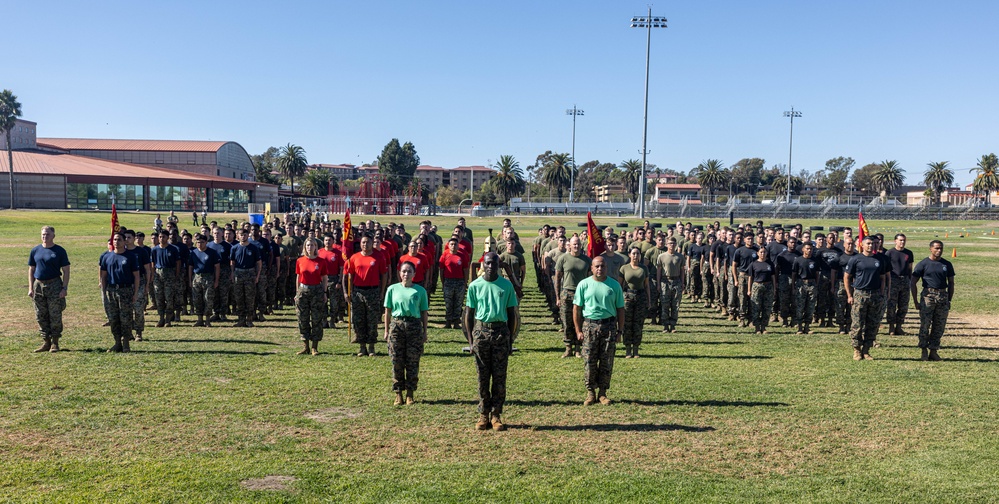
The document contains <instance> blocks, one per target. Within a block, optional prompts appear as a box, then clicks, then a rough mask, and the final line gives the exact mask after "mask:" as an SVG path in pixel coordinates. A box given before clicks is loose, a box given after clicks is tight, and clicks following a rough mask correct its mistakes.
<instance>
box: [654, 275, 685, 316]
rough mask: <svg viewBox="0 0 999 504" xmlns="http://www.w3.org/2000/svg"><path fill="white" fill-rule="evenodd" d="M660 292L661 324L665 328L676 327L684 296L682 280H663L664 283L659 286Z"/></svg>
mask: <svg viewBox="0 0 999 504" xmlns="http://www.w3.org/2000/svg"><path fill="white" fill-rule="evenodd" d="M659 292H660V296H659V302H660V304H661V306H662V312H661V314H660V316H659V322H660V323H662V325H663V326H665V327H675V326H676V321H677V319H678V318H679V314H680V297H681V294H682V293H681V292H680V279H679V278H663V282H662V283H661V284H660V285H659Z"/></svg>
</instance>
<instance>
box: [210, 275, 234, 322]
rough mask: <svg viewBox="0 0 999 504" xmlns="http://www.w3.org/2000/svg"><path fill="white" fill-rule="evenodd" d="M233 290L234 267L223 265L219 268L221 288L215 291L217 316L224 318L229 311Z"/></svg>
mask: <svg viewBox="0 0 999 504" xmlns="http://www.w3.org/2000/svg"><path fill="white" fill-rule="evenodd" d="M231 290H232V267H231V266H230V265H228V264H223V265H221V266H220V267H219V288H218V289H216V290H215V300H214V306H213V308H214V310H215V315H217V316H218V317H219V318H222V317H224V316H225V315H226V313H228V311H229V294H230V291H231Z"/></svg>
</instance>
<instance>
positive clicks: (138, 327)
mask: <svg viewBox="0 0 999 504" xmlns="http://www.w3.org/2000/svg"><path fill="white" fill-rule="evenodd" d="M143 268H145V267H144V266H143ZM132 324H134V325H135V332H137V333H139V334H142V330H143V329H144V328H145V327H146V271H145V269H142V270H139V296H138V297H137V298H135V302H134V303H132Z"/></svg>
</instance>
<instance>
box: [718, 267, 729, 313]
mask: <svg viewBox="0 0 999 504" xmlns="http://www.w3.org/2000/svg"><path fill="white" fill-rule="evenodd" d="M715 301H717V302H718V304H720V305H721V306H723V307H725V309H726V311H727V310H728V273H727V272H726V271H725V270H724V269H722V270H721V271H719V274H718V275H715Z"/></svg>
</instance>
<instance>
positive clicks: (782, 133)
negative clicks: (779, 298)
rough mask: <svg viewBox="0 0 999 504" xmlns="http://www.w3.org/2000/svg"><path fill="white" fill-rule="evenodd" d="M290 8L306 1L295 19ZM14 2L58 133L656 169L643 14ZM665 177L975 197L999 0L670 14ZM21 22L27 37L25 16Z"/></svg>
mask: <svg viewBox="0 0 999 504" xmlns="http://www.w3.org/2000/svg"><path fill="white" fill-rule="evenodd" d="M284 4H287V5H284ZM284 4H282V3H277V2H257V1H247V2H223V1H212V2H203V1H201V2H181V1H171V2H136V1H134V0H133V1H123V2H100V1H97V2H85V3H84V2H48V1H41V0H40V1H35V2H15V3H12V4H10V5H7V6H5V7H4V9H5V17H6V18H7V20H8V21H7V22H6V23H5V30H6V35H7V37H6V47H7V50H6V51H5V54H4V56H3V58H2V59H3V62H4V63H3V64H2V65H0V68H2V70H0V87H3V88H9V89H11V90H13V91H14V93H15V94H16V95H17V96H18V97H19V99H20V101H21V103H22V104H23V110H24V117H25V118H26V119H30V120H34V121H37V122H38V123H39V134H40V135H41V136H53V137H87V138H142V139H185V140H207V139H212V140H233V141H236V142H239V143H240V144H242V145H243V146H244V147H245V148H246V149H247V151H249V152H250V153H251V154H254V153H259V152H262V151H263V150H264V149H266V148H267V147H268V146H271V145H283V144H285V143H288V142H292V143H295V144H298V145H301V146H303V147H304V148H305V149H306V151H307V154H308V159H309V161H310V162H313V163H353V164H361V163H363V162H370V161H372V160H374V159H375V158H376V157H377V156H378V154H379V152H380V151H381V148H382V147H383V146H384V145H385V144H386V143H387V142H388V141H389V140H390V139H391V138H399V139H400V140H401V141H412V142H413V143H414V144H415V145H416V148H417V151H418V153H419V155H420V157H421V160H422V162H423V163H425V164H433V165H439V166H445V167H451V166H458V165H469V164H488V163H491V162H494V161H495V160H496V159H497V158H499V156H500V155H502V154H512V155H514V156H515V157H516V158H517V159H518V160H519V161H520V163H521V165H522V166H526V165H527V164H530V163H532V162H533V161H534V158H535V157H536V156H537V155H538V154H540V153H542V152H544V151H545V150H549V149H551V150H554V151H562V152H568V151H569V150H570V148H571V136H572V119H571V117H569V116H566V115H565V110H566V109H567V108H571V107H572V106H573V104H575V105H577V106H578V107H579V108H581V109H583V110H584V111H585V115H584V116H583V117H580V118H578V119H577V124H576V158H577V162H579V163H583V162H585V161H588V160H593V159H597V160H600V161H602V162H614V163H620V162H621V161H623V160H625V159H628V158H639V157H640V153H639V152H640V150H641V148H642V104H643V92H644V78H645V36H646V33H645V31H644V30H640V29H632V28H629V20H630V18H631V17H632V16H634V15H641V14H644V13H646V9H647V6H648V4H647V3H642V2H632V1H533V2H527V1H507V2H468V1H449V2H443V1H441V2H435V1H422V2H416V1H394V0H387V1H381V2H358V1H350V2H342V1H328V2H284ZM652 9H653V15H657V16H665V17H667V18H668V19H669V28H667V29H659V30H653V33H652V50H651V56H652V57H651V76H650V91H649V93H650V98H649V150H650V153H649V158H648V160H649V162H651V163H656V164H658V165H659V166H662V167H668V168H673V169H677V170H682V171H687V170H689V169H690V168H692V167H694V166H696V165H697V164H698V163H699V162H701V161H702V160H704V159H710V158H716V159H721V160H722V161H723V162H725V164H726V165H728V164H731V163H734V162H736V161H738V160H739V159H741V158H744V157H761V158H764V159H766V163H767V166H771V165H773V164H776V163H785V164H786V163H787V161H788V129H789V124H788V120H787V119H786V118H784V117H782V112H783V111H785V110H789V109H790V108H791V107H792V106H794V107H795V108H796V109H798V110H801V111H802V112H803V114H804V115H803V117H802V118H800V119H797V120H795V124H794V126H795V128H794V158H793V163H792V164H793V168H794V171H795V172H797V171H798V170H800V169H808V170H811V171H815V170H817V169H819V168H821V167H822V166H823V164H824V163H825V161H826V160H827V159H829V158H832V157H836V156H850V157H853V158H854V159H856V160H857V167H860V166H862V165H864V164H866V163H870V162H877V161H881V160H885V159H896V160H898V161H899V162H900V163H901V166H902V168H903V169H905V170H906V171H907V174H908V179H907V181H908V182H911V183H918V182H920V181H921V180H922V172H923V171H924V169H925V168H926V163H928V162H930V161H944V160H946V161H950V162H951V166H952V168H954V169H955V171H956V172H957V177H958V182H961V183H967V182H970V180H971V175H970V174H969V173H968V169H969V168H971V167H973V166H974V165H975V162H976V160H977V159H978V158H979V156H981V155H982V154H986V153H989V152H994V151H999V122H997V119H996V118H997V112H999V93H997V92H996V89H997V82H999V80H997V77H999V42H997V41H996V38H995V28H994V26H995V20H996V19H999V2H994V1H992V2H988V1H964V2H961V1H957V2H947V3H944V2H929V1H840V2H811V1H779V2H778V1H760V2H746V1H743V2H735V1H700V2H683V3H679V2H677V3H665V2H663V3H657V4H653V5H652ZM12 20H13V21H12Z"/></svg>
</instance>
